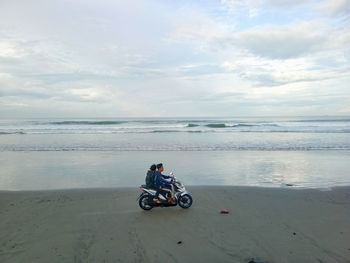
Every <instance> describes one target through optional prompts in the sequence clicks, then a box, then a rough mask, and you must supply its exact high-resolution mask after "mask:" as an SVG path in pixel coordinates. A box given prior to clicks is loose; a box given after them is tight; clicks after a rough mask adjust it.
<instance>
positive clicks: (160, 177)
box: [155, 163, 174, 200]
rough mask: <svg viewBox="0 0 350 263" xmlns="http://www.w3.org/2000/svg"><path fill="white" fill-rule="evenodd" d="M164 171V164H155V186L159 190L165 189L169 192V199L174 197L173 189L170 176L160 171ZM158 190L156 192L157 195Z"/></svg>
mask: <svg viewBox="0 0 350 263" xmlns="http://www.w3.org/2000/svg"><path fill="white" fill-rule="evenodd" d="M163 171H164V166H163V164H162V163H159V164H157V171H156V172H155V186H156V187H157V189H158V190H159V191H165V192H168V193H170V200H173V199H174V196H173V191H172V182H171V176H168V175H164V174H162V172H163ZM158 195H159V192H157V195H156V196H157V197H158Z"/></svg>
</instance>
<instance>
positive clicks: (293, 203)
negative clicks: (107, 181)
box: [0, 186, 350, 263]
mask: <svg viewBox="0 0 350 263" xmlns="http://www.w3.org/2000/svg"><path fill="white" fill-rule="evenodd" d="M188 190H189V191H190V192H191V193H192V194H193V197H194V203H193V206H192V207H191V208H190V209H187V210H184V209H181V208H180V207H173V208H155V209H153V210H151V211H148V212H147V211H143V210H141V209H140V208H139V207H138V204H137V202H136V198H137V196H138V194H139V190H138V189H137V188H136V189H135V188H115V189H81V190H51V191H1V192H0V218H1V220H0V233H1V235H0V244H1V246H0V262H2V263H16V262H36V263H39V262H60V263H62V262H247V263H248V262H276V263H277V262H278V263H282V262H308V263H309V262H327V263H330V262H344V263H345V262H350V245H349V244H350V188H349V187H341V188H334V189H332V190H318V189H304V190H302V189H290V188H286V189H282V188H257V187H231V186H220V187H214V186H202V187H201V186H194V187H188ZM223 208H226V209H228V210H229V214H220V210H221V209H223Z"/></svg>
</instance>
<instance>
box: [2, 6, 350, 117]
mask: <svg viewBox="0 0 350 263" xmlns="http://www.w3.org/2000/svg"><path fill="white" fill-rule="evenodd" d="M316 115H317V116H322V115H329V116H331V115H350V0H332V1H330V0H323V1H314V0H303V1H301V0H279V1H277V0H242V1H238V0H221V1H219V0H211V1H210V0H203V1H200V0H198V1H192V0H176V1H173V0H147V1H136V0H128V1H125V0H123V1H119V0H74V1H73V0H50V1H47V0H28V1H23V0H0V118H3V119H8V118H97V117H108V118H117V117H187V116H188V117H189V116H192V117H196V116H209V117H215V116H230V117H234V116H316Z"/></svg>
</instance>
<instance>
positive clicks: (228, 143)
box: [0, 117, 350, 190]
mask: <svg viewBox="0 0 350 263" xmlns="http://www.w3.org/2000/svg"><path fill="white" fill-rule="evenodd" d="M159 162H162V163H164V165H165V168H166V172H170V171H173V172H175V174H176V176H177V177H178V178H179V179H181V180H182V181H183V182H184V183H186V184H188V185H254V186H268V187H286V186H287V185H288V186H289V185H292V186H293V187H322V188H323V187H326V188H327V187H333V186H342V185H349V184H350V172H349V171H350V169H349V168H350V117H348V118H347V117H303V118H301V117H295V118H290V117H289V118H285V117H284V118H283V117H280V118H276V117H275V118H267V117H261V118H168V119H166V118H158V119H149V118H142V119H141V118H139V119H137V118H133V119H106V118H105V119H35V120H1V121H0V165H1V170H0V189H1V190H33V189H61V188H81V187H84V188H85V187H124V186H131V187H137V186H138V185H140V184H142V183H143V182H144V177H145V173H146V170H147V168H148V167H149V166H150V165H151V164H152V163H159Z"/></svg>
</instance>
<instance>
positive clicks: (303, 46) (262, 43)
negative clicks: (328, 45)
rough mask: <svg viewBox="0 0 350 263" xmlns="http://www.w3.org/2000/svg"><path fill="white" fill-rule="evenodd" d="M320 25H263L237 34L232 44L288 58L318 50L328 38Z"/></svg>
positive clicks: (251, 50) (255, 51)
mask: <svg viewBox="0 0 350 263" xmlns="http://www.w3.org/2000/svg"><path fill="white" fill-rule="evenodd" d="M322 31H324V30H323V29H322V27H321V30H320V27H319V25H312V24H309V23H308V24H306V23H300V24H294V25H288V26H262V27H257V28H253V29H250V30H247V31H244V32H240V33H237V34H235V35H234V36H233V37H232V40H230V39H228V40H227V41H228V42H231V44H232V45H238V47H240V48H243V49H246V50H248V51H249V52H251V53H252V54H255V55H257V56H261V57H267V58H272V59H288V58H296V57H300V56H301V55H304V54H309V53H310V52H314V51H316V50H317V49H318V48H320V46H322V44H323V43H324V42H325V41H326V40H327V38H326V36H325V34H324V32H322Z"/></svg>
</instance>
